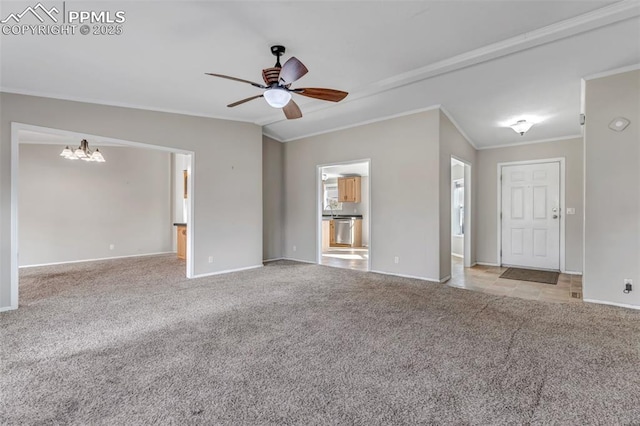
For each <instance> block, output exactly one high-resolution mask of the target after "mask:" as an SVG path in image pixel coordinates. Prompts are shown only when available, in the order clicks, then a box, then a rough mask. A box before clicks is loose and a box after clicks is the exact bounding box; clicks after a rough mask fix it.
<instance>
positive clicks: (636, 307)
mask: <svg viewBox="0 0 640 426" xmlns="http://www.w3.org/2000/svg"><path fill="white" fill-rule="evenodd" d="M582 301H583V302H588V303H597V304H599V305H610V306H617V307H619V308H628V309H638V310H640V305H627V304H626V303H616V302H606V301H604V300H596V299H582Z"/></svg>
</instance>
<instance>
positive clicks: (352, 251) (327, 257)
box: [322, 247, 369, 271]
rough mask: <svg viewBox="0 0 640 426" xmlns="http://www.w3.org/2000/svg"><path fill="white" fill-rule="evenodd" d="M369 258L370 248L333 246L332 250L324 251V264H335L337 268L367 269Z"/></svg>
mask: <svg viewBox="0 0 640 426" xmlns="http://www.w3.org/2000/svg"><path fill="white" fill-rule="evenodd" d="M368 260H369V249H367V248H366V247H361V248H342V247H331V249H330V250H327V251H323V252H322V264H323V265H327V266H334V267H336V268H346V269H355V270H357V271H367V270H368V267H367V263H368Z"/></svg>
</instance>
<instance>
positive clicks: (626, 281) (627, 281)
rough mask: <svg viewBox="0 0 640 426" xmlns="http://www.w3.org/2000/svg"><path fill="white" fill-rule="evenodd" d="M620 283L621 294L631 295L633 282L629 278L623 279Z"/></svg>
mask: <svg viewBox="0 0 640 426" xmlns="http://www.w3.org/2000/svg"><path fill="white" fill-rule="evenodd" d="M622 283H623V284H624V290H623V291H622V292H623V293H625V294H628V293H631V290H633V280H632V279H631V278H625V279H624V280H623V281H622Z"/></svg>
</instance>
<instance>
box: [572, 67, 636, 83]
mask: <svg viewBox="0 0 640 426" xmlns="http://www.w3.org/2000/svg"><path fill="white" fill-rule="evenodd" d="M636 70H640V64H633V65H628V66H626V67H621V68H615V69H612V70H609V71H603V72H599V73H596V74H591V75H588V76H586V77H583V78H582V80H584V81H589V80H595V79H597V78H604V77H609V76H612V75H616V74H622V73H625V72H629V71H636Z"/></svg>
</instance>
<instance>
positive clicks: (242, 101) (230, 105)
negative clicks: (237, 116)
mask: <svg viewBox="0 0 640 426" xmlns="http://www.w3.org/2000/svg"><path fill="white" fill-rule="evenodd" d="M261 97H262V95H256V96H251V97H250V98H246V99H243V100H241V101H237V102H234V103H232V104H229V105H227V106H228V107H229V108H233V107H234V106H238V105H241V104H243V103H245V102H249V101H252V100H254V99H258V98H261Z"/></svg>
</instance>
